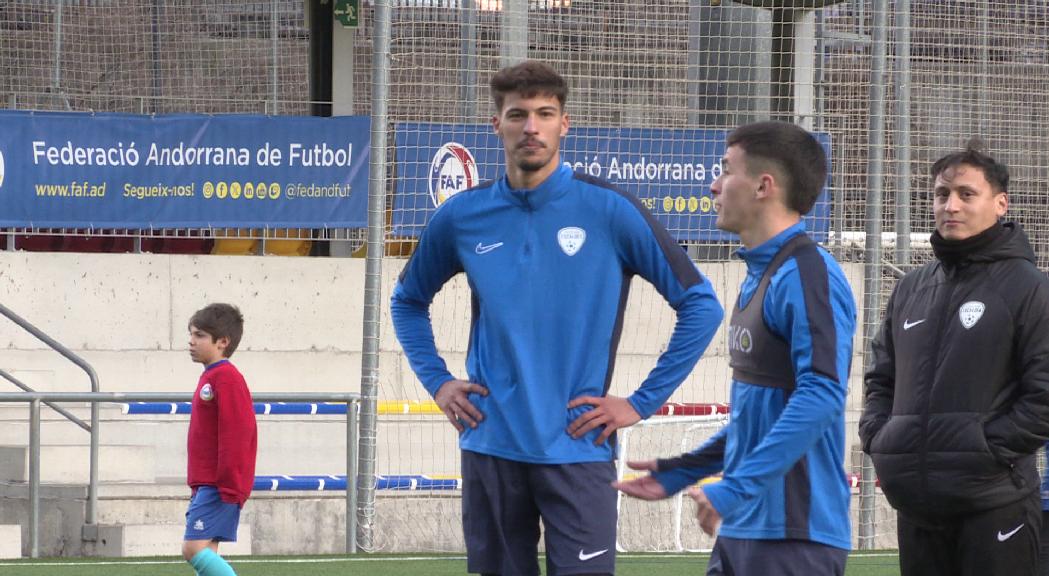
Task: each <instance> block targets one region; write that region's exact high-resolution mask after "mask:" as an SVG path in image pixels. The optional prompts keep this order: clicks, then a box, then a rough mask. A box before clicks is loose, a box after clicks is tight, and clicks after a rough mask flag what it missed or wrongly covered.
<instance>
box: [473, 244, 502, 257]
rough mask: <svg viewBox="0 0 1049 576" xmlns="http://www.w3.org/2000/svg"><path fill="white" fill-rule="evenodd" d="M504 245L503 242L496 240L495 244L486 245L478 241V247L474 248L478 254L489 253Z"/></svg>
mask: <svg viewBox="0 0 1049 576" xmlns="http://www.w3.org/2000/svg"><path fill="white" fill-rule="evenodd" d="M502 245H503V243H502V242H496V243H495V244H489V245H487V246H485V245H484V244H482V243H480V242H478V243H477V248H474V252H477V253H478V254H487V253H489V252H491V251H492V250H495V249H496V248H498V247H500V246H502Z"/></svg>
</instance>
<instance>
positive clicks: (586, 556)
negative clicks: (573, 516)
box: [579, 528, 1019, 562]
mask: <svg viewBox="0 0 1049 576" xmlns="http://www.w3.org/2000/svg"><path fill="white" fill-rule="evenodd" d="M1017 530H1019V528H1017ZM999 538H1001V536H999ZM605 552H608V548H605V549H604V550H598V551H597V552H590V553H589V554H587V553H586V552H583V551H582V550H580V551H579V561H580V562H586V561H587V560H590V559H591V558H597V557H598V556H600V555H602V554H604V553H605Z"/></svg>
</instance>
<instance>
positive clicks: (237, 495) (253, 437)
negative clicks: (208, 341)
mask: <svg viewBox="0 0 1049 576" xmlns="http://www.w3.org/2000/svg"><path fill="white" fill-rule="evenodd" d="M257 449H258V431H257V429H256V426H255V408H254V405H253V404H252V401H251V392H250V391H249V390H248V385H247V383H246V382H245V381H244V377H243V376H241V374H240V371H239V370H237V368H236V367H235V366H234V365H233V364H231V363H230V362H229V360H221V361H219V362H216V363H214V364H212V365H211V366H208V367H207V368H205V369H204V373H203V374H201V375H200V380H199V381H198V382H197V391H196V393H194V394H193V410H192V415H191V416H190V418H189V440H188V450H187V452H188V456H189V467H188V471H187V475H186V480H187V483H188V484H189V485H190V487H192V488H197V487H198V486H215V487H217V488H218V490H219V495H220V496H221V497H222V500H223V501H224V502H232V503H236V504H239V505H243V504H244V502H245V501H247V499H248V495H250V494H251V486H252V484H254V482H255V453H256V451H257Z"/></svg>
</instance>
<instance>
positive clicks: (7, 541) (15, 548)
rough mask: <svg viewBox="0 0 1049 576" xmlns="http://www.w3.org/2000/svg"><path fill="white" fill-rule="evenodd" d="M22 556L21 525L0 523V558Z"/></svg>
mask: <svg viewBox="0 0 1049 576" xmlns="http://www.w3.org/2000/svg"><path fill="white" fill-rule="evenodd" d="M21 557H22V527H21V526H19V525H18V524H0V558H4V559H6V558H21Z"/></svg>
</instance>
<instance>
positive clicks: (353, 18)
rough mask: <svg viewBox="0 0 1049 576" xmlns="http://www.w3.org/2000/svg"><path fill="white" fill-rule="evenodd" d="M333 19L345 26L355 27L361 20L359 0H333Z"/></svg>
mask: <svg viewBox="0 0 1049 576" xmlns="http://www.w3.org/2000/svg"><path fill="white" fill-rule="evenodd" d="M335 19H336V20H338V21H339V22H341V23H342V25H343V26H345V27H346V28H356V27H357V24H359V23H360V21H361V0H335Z"/></svg>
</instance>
